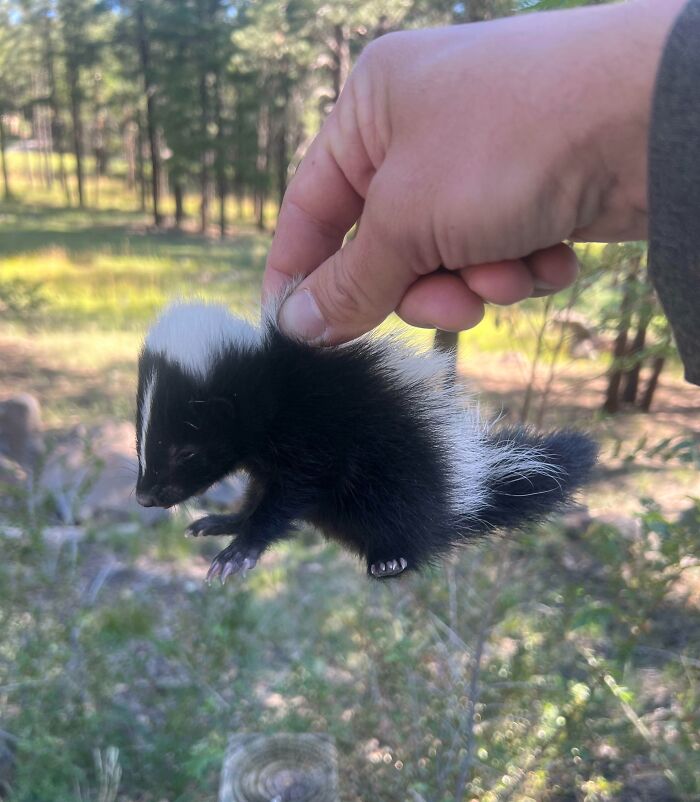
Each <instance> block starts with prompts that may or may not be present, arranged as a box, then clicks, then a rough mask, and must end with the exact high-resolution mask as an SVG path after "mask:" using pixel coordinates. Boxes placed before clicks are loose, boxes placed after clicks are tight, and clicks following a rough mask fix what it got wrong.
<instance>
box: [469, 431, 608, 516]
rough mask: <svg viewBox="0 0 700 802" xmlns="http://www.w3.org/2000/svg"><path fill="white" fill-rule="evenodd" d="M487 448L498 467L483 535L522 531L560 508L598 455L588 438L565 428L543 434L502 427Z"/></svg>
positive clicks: (484, 512) (585, 477) (482, 513)
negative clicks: (525, 526) (502, 531)
mask: <svg viewBox="0 0 700 802" xmlns="http://www.w3.org/2000/svg"><path fill="white" fill-rule="evenodd" d="M489 447H490V448H492V449H495V450H496V453H495V454H494V457H495V460H494V463H493V464H495V465H497V466H498V467H497V470H496V472H495V474H494V475H492V477H491V479H490V481H489V493H488V500H487V503H486V508H485V509H482V510H480V511H479V529H480V530H482V531H488V530H492V529H518V528H519V527H522V526H523V525H525V524H527V523H532V522H535V521H538V520H540V519H542V518H544V517H546V516H547V515H549V514H550V513H552V512H555V511H556V510H558V509H560V508H561V507H563V506H564V505H565V504H566V502H567V501H569V499H570V497H571V495H572V494H573V492H574V491H575V490H577V489H578V488H579V487H581V486H582V485H583V484H585V482H586V481H587V480H588V479H589V477H590V475H591V471H592V470H593V467H594V466H595V463H596V460H597V457H598V448H597V446H596V444H595V443H594V442H593V440H591V438H590V437H588V436H587V435H585V434H582V433H580V432H574V431H567V430H564V431H560V432H554V433H553V434H549V435H545V436H540V435H536V434H533V433H532V432H530V431H528V430H527V429H504V430H501V431H499V432H495V433H493V434H492V435H491V437H490V439H489ZM498 452H501V453H500V454H499V453H498Z"/></svg>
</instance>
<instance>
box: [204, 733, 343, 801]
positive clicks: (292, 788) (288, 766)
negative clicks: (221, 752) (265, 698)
mask: <svg viewBox="0 0 700 802" xmlns="http://www.w3.org/2000/svg"><path fill="white" fill-rule="evenodd" d="M336 764H337V755H336V750H335V745H334V743H333V740H332V739H331V738H330V736H326V735H316V734H302V735H294V734H289V735H287V734H277V735H233V736H231V738H230V739H229V743H228V749H227V750H226V757H225V759H224V766H223V770H222V772H221V786H220V788H219V802H338V772H337V768H336Z"/></svg>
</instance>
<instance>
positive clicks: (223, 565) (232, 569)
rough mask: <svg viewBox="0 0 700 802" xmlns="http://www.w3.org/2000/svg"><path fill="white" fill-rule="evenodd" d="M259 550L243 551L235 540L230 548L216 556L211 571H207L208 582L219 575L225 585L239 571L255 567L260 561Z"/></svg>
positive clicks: (242, 571)
mask: <svg viewBox="0 0 700 802" xmlns="http://www.w3.org/2000/svg"><path fill="white" fill-rule="evenodd" d="M258 556H259V552H257V551H255V550H252V549H250V550H248V551H243V550H240V547H237V546H236V544H235V542H234V543H232V544H231V545H230V546H228V548H225V549H224V550H223V551H221V552H219V554H217V555H216V557H214V560H213V561H212V564H211V567H210V568H209V572H208V573H207V579H206V581H207V584H209V585H211V581H212V579H215V578H216V577H217V576H218V577H220V579H221V584H222V585H225V584H226V580H227V579H228V578H229V577H230V576H233V575H234V574H238V573H243V574H245V573H247V572H248V571H249V570H250V569H251V568H255V566H256V565H257V562H258Z"/></svg>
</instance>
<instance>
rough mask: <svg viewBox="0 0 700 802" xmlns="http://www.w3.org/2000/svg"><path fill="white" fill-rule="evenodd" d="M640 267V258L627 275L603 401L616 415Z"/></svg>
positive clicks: (608, 410) (604, 409)
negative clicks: (636, 278) (635, 280)
mask: <svg viewBox="0 0 700 802" xmlns="http://www.w3.org/2000/svg"><path fill="white" fill-rule="evenodd" d="M638 268H639V260H637V263H636V265H635V266H634V267H633V268H632V270H630V271H629V272H628V273H627V275H626V277H625V285H624V290H623V295H622V303H621V304H620V320H619V323H618V326H617V337H616V338H615V344H614V346H613V354H612V355H613V363H612V367H611V370H610V378H609V379H608V389H607V392H606V394H605V402H604V403H603V411H604V412H607V413H609V414H610V415H614V414H615V413H617V412H619V411H620V401H621V399H620V387H621V385H622V376H623V369H622V365H621V362H622V359H623V357H624V356H625V354H626V353H627V340H628V334H629V327H630V323H631V318H632V305H633V292H632V283H633V280H634V278H635V276H636V274H637V270H638Z"/></svg>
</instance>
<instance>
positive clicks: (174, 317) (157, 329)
mask: <svg viewBox="0 0 700 802" xmlns="http://www.w3.org/2000/svg"><path fill="white" fill-rule="evenodd" d="M260 341H261V335H260V333H259V332H258V330H257V329H255V328H254V327H253V326H251V325H250V324H249V323H247V322H245V321H243V320H240V319H238V318H235V317H234V316H233V315H231V314H230V313H229V312H228V310H226V309H225V308H224V307H222V306H215V305H210V304H201V303H193V304H176V305H174V306H172V307H170V308H169V309H168V310H167V311H166V312H165V313H164V314H163V315H162V316H161V317H160V318H159V319H158V321H157V322H156V323H155V324H154V326H153V327H152V328H151V330H150V331H149V333H148V335H147V337H146V341H145V344H144V347H143V350H142V352H141V356H140V359H139V379H138V392H137V398H136V406H137V412H136V449H137V453H138V461H139V474H138V481H137V484H136V498H137V501H138V502H139V504H141V505H143V506H144V507H153V506H157V507H170V506H172V505H173V504H178V503H179V502H181V501H185V500H186V499H188V498H190V497H191V496H193V495H196V494H197V493H200V492H203V491H204V490H206V488H207V487H209V486H210V485H212V484H213V483H214V482H216V481H218V480H219V479H222V478H223V477H224V476H225V475H226V474H228V473H230V472H231V471H233V470H235V469H236V468H237V467H238V465H239V463H240V460H241V459H242V457H243V455H244V451H245V448H246V441H247V438H248V437H249V436H250V431H249V427H247V426H246V424H243V423H241V421H240V420H239V419H238V417H239V416H238V415H237V409H236V401H237V397H238V396H239V395H240V393H239V392H238V388H237V387H236V384H235V382H240V381H244V382H245V377H246V371H245V370H241V369H240V367H241V363H243V362H245V361H246V360H247V358H248V357H249V356H250V355H251V354H252V353H254V352H255V350H256V349H258V348H259V346H260ZM241 389H243V388H241Z"/></svg>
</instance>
